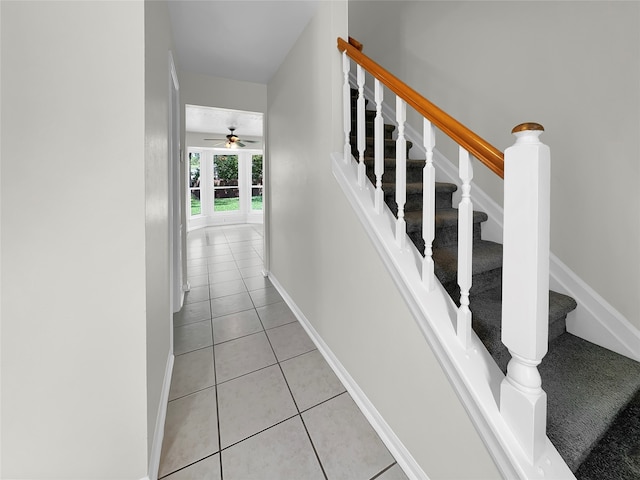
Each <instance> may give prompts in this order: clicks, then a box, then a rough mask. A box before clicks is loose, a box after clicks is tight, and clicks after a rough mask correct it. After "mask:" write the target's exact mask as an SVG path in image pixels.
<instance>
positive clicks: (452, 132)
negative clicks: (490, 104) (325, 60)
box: [338, 37, 504, 178]
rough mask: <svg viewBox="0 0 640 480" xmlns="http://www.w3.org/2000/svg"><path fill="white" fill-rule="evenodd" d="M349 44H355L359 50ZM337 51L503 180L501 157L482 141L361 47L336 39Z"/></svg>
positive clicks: (499, 152) (350, 40) (502, 156)
mask: <svg viewBox="0 0 640 480" xmlns="http://www.w3.org/2000/svg"><path fill="white" fill-rule="evenodd" d="M350 42H355V44H357V45H358V46H359V47H360V49H358V48H357V47H355V46H354V45H353V44H351V43H350ZM338 50H340V51H341V52H346V54H347V55H348V56H349V57H351V58H352V59H353V60H355V61H356V62H357V63H359V64H360V65H362V67H363V68H364V69H365V70H366V71H368V72H369V73H370V74H371V75H373V76H374V77H375V78H377V79H378V80H380V82H382V83H383V84H384V85H385V86H386V87H387V88H389V89H390V90H391V91H392V92H393V93H395V94H396V95H398V96H399V97H400V98H402V99H403V100H404V101H405V102H406V103H407V105H410V106H411V107H413V108H414V109H415V110H416V111H417V112H418V113H420V114H421V115H422V116H423V117H425V118H427V119H428V120H429V121H430V122H431V123H433V124H434V125H435V126H436V127H438V128H439V129H440V130H441V131H443V132H444V133H446V134H447V135H448V136H449V137H451V138H452V139H453V140H454V141H455V142H457V143H458V145H460V146H462V147H463V148H464V149H465V150H467V151H468V152H469V153H470V154H472V155H473V156H474V157H475V158H477V159H478V160H480V161H481V162H482V163H483V164H485V165H486V166H487V168H489V170H491V171H492V172H494V173H495V174H496V175H498V176H499V177H500V178H504V154H503V153H502V152H501V151H500V150H498V149H497V148H495V147H494V146H493V145H491V144H490V143H489V142H487V141H486V140H484V139H482V138H481V137H479V136H478V135H476V134H475V133H473V132H472V131H471V130H469V129H468V128H467V127H465V126H464V125H463V124H461V123H460V122H458V121H457V120H456V119H455V118H453V117H452V116H450V115H449V114H447V113H446V112H444V111H443V110H441V109H440V108H438V107H437V106H435V105H434V104H433V103H431V102H430V101H429V100H427V99H426V98H424V97H423V96H422V95H420V94H419V93H418V92H416V91H415V90H414V89H412V88H411V87H409V86H408V85H407V84H405V83H404V82H403V81H402V80H400V79H398V78H397V77H396V76H394V75H393V74H391V73H389V71H387V70H386V69H384V68H383V67H381V66H380V65H378V64H377V63H376V62H374V61H373V60H371V59H370V58H369V57H367V56H366V55H365V54H364V53H362V52H361V51H360V50H362V44H361V43H360V42H358V41H357V40H355V39H352V38H351V37H349V42H347V41H345V40H343V39H342V38H340V37H338Z"/></svg>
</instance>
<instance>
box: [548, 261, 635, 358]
mask: <svg viewBox="0 0 640 480" xmlns="http://www.w3.org/2000/svg"><path fill="white" fill-rule="evenodd" d="M550 270H551V282H550V285H551V288H552V289H554V290H556V291H558V292H561V293H566V294H567V295H571V296H572V297H573V298H574V299H575V300H576V302H578V308H576V310H575V311H574V312H571V314H569V315H568V316H567V331H568V332H569V333H572V334H573V335H576V336H578V337H580V338H584V339H585V340H588V341H590V342H592V343H595V344H596V345H600V346H601V347H604V348H608V349H609V350H613V351H614V352H616V353H619V354H620V355H624V356H626V357H629V358H632V359H634V360H637V361H639V362H640V331H639V330H638V329H637V328H635V327H634V326H633V325H631V323H630V322H629V320H627V319H626V318H625V317H624V316H623V315H622V314H621V313H620V312H618V311H617V310H616V309H615V308H613V306H611V304H609V303H608V302H607V301H606V300H605V299H604V298H602V297H601V296H600V295H599V294H598V293H597V292H596V291H595V290H593V289H592V288H591V287H590V286H589V285H587V284H586V283H585V282H583V281H582V280H581V279H580V278H578V276H577V275H576V274H575V273H573V272H572V271H571V270H570V269H569V268H568V267H567V266H566V265H565V264H564V263H562V262H561V261H560V259H558V258H557V257H556V256H555V255H553V254H552V255H551V259H550Z"/></svg>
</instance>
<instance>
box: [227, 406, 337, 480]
mask: <svg viewBox="0 0 640 480" xmlns="http://www.w3.org/2000/svg"><path fill="white" fill-rule="evenodd" d="M222 468H223V471H224V475H225V478H232V479H242V480H264V479H278V480H302V479H304V480H315V479H317V480H322V479H324V475H323V474H322V470H321V468H320V464H319V463H318V459H317V458H316V456H315V454H314V452H313V448H312V446H311V442H310V441H309V437H308V436H307V432H306V431H305V429H304V426H303V425H302V421H301V420H300V417H297V416H296V417H294V418H292V419H290V420H287V421H285V422H282V423H281V424H279V425H276V426H274V427H271V428H270V429H268V430H266V431H264V432H262V433H259V434H258V435H256V436H254V437H251V438H248V439H247V440H245V441H243V442H240V443H238V444H236V445H234V446H233V447H231V448H229V449H228V450H225V451H224V452H222Z"/></svg>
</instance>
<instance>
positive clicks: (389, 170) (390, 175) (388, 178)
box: [356, 157, 422, 189]
mask: <svg viewBox="0 0 640 480" xmlns="http://www.w3.org/2000/svg"><path fill="white" fill-rule="evenodd" d="M356 158H357V157H356ZM365 163H366V166H367V167H366V168H367V175H368V176H369V178H372V179H373V180H372V181H371V183H373V184H374V185H375V178H376V177H375V173H374V170H373V168H374V164H373V161H366V160H365ZM395 182H396V167H395V165H394V164H393V163H391V164H388V165H385V169H384V173H383V174H382V188H383V189H384V188H385V187H384V185H385V183H395ZM416 182H422V167H421V166H418V164H407V183H416Z"/></svg>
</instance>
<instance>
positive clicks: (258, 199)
mask: <svg viewBox="0 0 640 480" xmlns="http://www.w3.org/2000/svg"><path fill="white" fill-rule="evenodd" d="M239 209H240V199H239V198H237V197H236V198H216V199H215V211H216V212H233V211H237V210H239ZM251 210H262V195H256V196H255V197H251ZM201 213H202V206H201V205H200V200H198V199H197V198H193V197H192V198H191V216H194V215H200V214H201Z"/></svg>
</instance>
